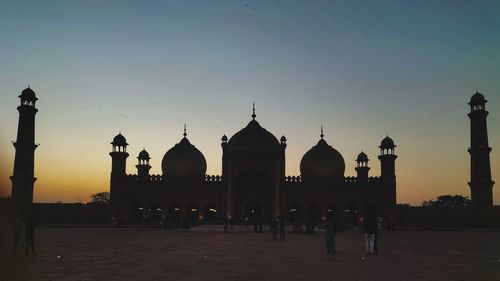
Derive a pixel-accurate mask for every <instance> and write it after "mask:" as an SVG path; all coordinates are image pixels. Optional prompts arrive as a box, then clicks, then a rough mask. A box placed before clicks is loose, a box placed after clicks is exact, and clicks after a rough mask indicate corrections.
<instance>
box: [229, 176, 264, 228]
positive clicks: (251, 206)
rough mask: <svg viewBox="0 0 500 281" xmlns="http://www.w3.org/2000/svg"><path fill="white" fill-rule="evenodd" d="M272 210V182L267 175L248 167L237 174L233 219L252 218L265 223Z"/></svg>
mask: <svg viewBox="0 0 500 281" xmlns="http://www.w3.org/2000/svg"><path fill="white" fill-rule="evenodd" d="M252 211H253V212H252ZM272 212H273V206H272V182H271V179H270V178H269V176H268V175H267V174H265V173H264V172H262V171H260V170H258V169H249V170H247V171H245V172H244V173H242V174H241V175H239V176H238V177H237V179H236V182H235V204H234V214H235V216H236V218H235V219H236V220H239V221H241V222H245V221H247V222H249V221H250V219H252V218H253V219H255V220H258V221H259V222H262V223H266V222H270V221H271V219H272ZM245 218H248V220H245Z"/></svg>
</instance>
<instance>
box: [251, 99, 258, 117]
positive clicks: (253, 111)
mask: <svg viewBox="0 0 500 281" xmlns="http://www.w3.org/2000/svg"><path fill="white" fill-rule="evenodd" d="M255 117H257V115H255V102H254V103H253V108H252V119H253V120H255Z"/></svg>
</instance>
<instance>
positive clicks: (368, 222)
mask: <svg viewBox="0 0 500 281" xmlns="http://www.w3.org/2000/svg"><path fill="white" fill-rule="evenodd" d="M379 229H380V226H379V223H378V220H377V219H376V218H369V217H368V218H366V219H365V220H364V223H363V231H364V233H365V247H366V252H367V253H368V254H369V255H371V254H376V253H378V247H377V242H378V241H377V238H378V231H379ZM337 230H338V228H337V224H336V223H335V221H334V220H333V219H328V220H327V221H326V222H325V245H326V253H327V255H335V254H336V253H337V252H336V247H335V236H336V234H337Z"/></svg>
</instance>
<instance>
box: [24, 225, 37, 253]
mask: <svg viewBox="0 0 500 281" xmlns="http://www.w3.org/2000/svg"><path fill="white" fill-rule="evenodd" d="M25 236H26V237H25V239H26V255H29V252H30V249H31V254H32V255H34V254H35V227H34V226H33V223H32V222H31V221H28V222H27V223H26V228H25Z"/></svg>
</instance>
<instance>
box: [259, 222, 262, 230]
mask: <svg viewBox="0 0 500 281" xmlns="http://www.w3.org/2000/svg"><path fill="white" fill-rule="evenodd" d="M259 232H262V222H260V223H259Z"/></svg>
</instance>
